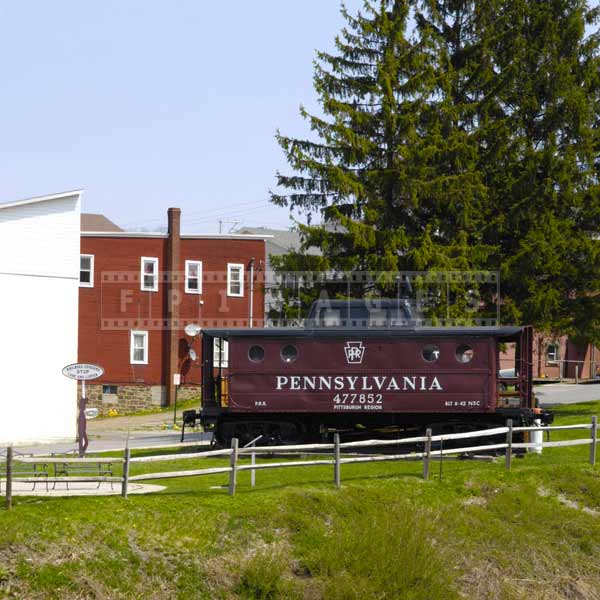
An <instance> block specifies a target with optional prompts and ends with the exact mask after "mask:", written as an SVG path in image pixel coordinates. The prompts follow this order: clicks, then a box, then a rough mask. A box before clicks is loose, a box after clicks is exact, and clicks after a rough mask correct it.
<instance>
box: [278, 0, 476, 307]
mask: <svg viewBox="0 0 600 600" xmlns="http://www.w3.org/2000/svg"><path fill="white" fill-rule="evenodd" d="M343 14H344V17H345V18H346V20H347V22H348V26H347V27H346V28H344V29H343V30H342V33H341V35H340V36H338V37H337V38H336V49H337V52H336V53H335V54H329V53H325V52H320V53H318V61H317V63H316V64H315V78H314V84H315V89H316V91H317V94H318V97H319V101H320V104H321V107H322V110H323V113H324V117H319V116H315V115H310V114H308V113H307V112H306V111H305V110H302V115H303V116H304V117H305V118H306V119H308V120H309V122H310V125H311V129H312V130H313V131H314V132H315V133H316V134H317V135H318V138H319V139H318V141H313V140H298V139H293V138H289V137H285V136H282V135H279V136H278V141H279V143H280V144H281V146H282V148H283V149H284V151H285V153H286V156H287V159H288V161H289V163H290V165H291V166H292V167H293V169H294V171H295V174H293V175H279V176H278V184H279V185H280V186H282V187H283V188H287V190H288V192H289V193H288V194H287V195H276V194H273V196H272V200H273V201H274V202H276V203H278V204H280V205H288V206H290V208H292V209H299V210H301V211H304V212H306V213H309V214H314V213H315V212H316V213H318V215H319V216H320V218H321V221H320V223H319V224H317V225H309V226H304V227H301V231H302V234H303V236H304V240H305V244H306V245H307V246H317V247H319V248H321V249H322V251H323V255H324V256H323V259H322V260H321V261H320V263H319V264H318V265H315V264H314V263H315V260H314V259H313V258H312V257H311V261H312V262H313V264H312V266H313V268H314V267H315V266H317V267H318V268H321V269H333V270H336V271H357V270H358V271H369V272H381V271H383V272H389V273H393V272H395V271H397V270H425V269H440V270H447V269H452V270H456V269H459V270H465V269H470V268H472V267H473V266H474V265H475V264H477V263H482V262H484V260H482V257H485V255H486V252H485V248H483V246H482V244H481V243H480V236H479V233H478V232H479V230H480V229H481V225H482V223H483V221H484V219H485V206H484V205H485V186H484V185H483V184H482V182H481V177H480V175H479V174H478V173H477V172H476V170H475V169H476V165H477V161H476V155H475V151H476V146H475V145H474V143H473V141H472V140H471V139H470V133H469V132H466V131H461V130H458V129H457V128H456V127H455V126H454V121H453V119H455V120H457V121H460V117H457V113H459V112H460V111H461V107H455V106H453V105H452V103H451V102H445V103H440V104H436V105H435V106H433V107H432V106H431V98H432V96H434V95H436V94H439V89H440V87H441V86H442V85H443V84H444V83H445V82H440V81H439V80H438V75H437V74H436V73H435V70H434V69H433V68H432V65H433V62H432V60H431V53H432V50H433V47H432V44H433V40H432V39H431V38H430V37H427V36H423V37H422V39H421V40H417V41H415V40H410V39H409V38H408V37H407V27H408V22H409V17H410V14H411V12H410V3H409V2H408V1H406V0H380V1H379V2H378V3H377V4H375V3H374V2H369V1H367V2H365V4H364V12H363V13H360V14H358V15H357V16H356V17H353V16H351V15H350V14H348V12H347V11H345V10H343ZM442 165H443V167H442ZM299 264H302V259H301V254H295V255H290V256H288V257H286V258H285V259H283V260H281V261H279V265H278V266H279V268H280V269H289V268H290V267H294V266H295V267H297V266H298V265H299ZM453 285H454V284H453ZM396 288H397V283H396V282H395V281H394V280H393V278H392V280H389V279H386V278H383V279H379V280H378V281H377V282H376V284H374V285H373V284H371V285H368V286H365V285H363V284H357V285H353V286H352V287H351V288H348V287H347V286H346V285H345V284H343V285H341V286H339V287H337V288H335V286H334V293H335V292H336V291H337V292H338V293H340V294H342V295H347V294H351V295H355V296H356V295H362V294H364V293H370V292H379V293H382V294H384V295H390V294H395V293H396ZM454 291H455V292H456V290H454Z"/></svg>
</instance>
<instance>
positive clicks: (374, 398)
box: [333, 394, 383, 404]
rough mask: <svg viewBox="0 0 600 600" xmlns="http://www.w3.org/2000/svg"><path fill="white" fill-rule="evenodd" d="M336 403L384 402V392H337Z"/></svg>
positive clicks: (334, 399)
mask: <svg viewBox="0 0 600 600" xmlns="http://www.w3.org/2000/svg"><path fill="white" fill-rule="evenodd" d="M333 401H334V402H335V404H383V395H382V394H336V395H335V396H334V397H333Z"/></svg>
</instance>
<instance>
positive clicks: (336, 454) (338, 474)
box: [333, 433, 342, 487]
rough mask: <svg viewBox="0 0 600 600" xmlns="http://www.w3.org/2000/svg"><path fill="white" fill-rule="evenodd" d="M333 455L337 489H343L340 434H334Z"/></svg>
mask: <svg viewBox="0 0 600 600" xmlns="http://www.w3.org/2000/svg"><path fill="white" fill-rule="evenodd" d="M333 454H334V458H335V467H334V480H335V485H336V487H341V485H342V476H341V475H342V474H341V469H340V467H341V462H340V434H339V433H334V434H333Z"/></svg>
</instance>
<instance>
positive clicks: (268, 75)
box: [0, 0, 362, 233]
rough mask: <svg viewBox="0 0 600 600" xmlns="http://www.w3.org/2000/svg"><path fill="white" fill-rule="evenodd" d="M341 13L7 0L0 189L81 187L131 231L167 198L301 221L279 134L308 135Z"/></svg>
mask: <svg viewBox="0 0 600 600" xmlns="http://www.w3.org/2000/svg"><path fill="white" fill-rule="evenodd" d="M345 4H346V6H347V7H348V9H349V10H350V11H351V12H355V11H356V10H357V9H358V8H359V7H360V6H361V5H362V0H346V2H345ZM343 23H344V21H343V18H342V16H341V15H340V3H339V1H338V0H302V1H301V2H297V1H293V0H254V1H253V2H248V1H247V0H230V1H229V2H215V1H214V0H176V1H167V0H162V1H158V0H94V1H92V0H86V1H82V0H52V1H51V2H48V1H47V0H19V1H18V2H2V3H1V4H0V68H1V72H2V93H1V95H0V107H1V110H0V181H1V184H0V192H1V194H0V202H10V201H13V200H18V199H22V198H29V197H33V196H41V195H46V194H51V193H56V192H61V191H66V190H72V189H83V190H84V195H83V200H82V203H83V204H82V210H83V212H94V213H102V214H104V215H106V216H107V217H109V218H110V219H112V220H113V221H115V222H116V223H117V224H119V225H121V226H122V227H125V228H127V229H130V230H150V231H151V230H156V229H158V228H160V227H164V226H165V225H166V210H167V208H168V207H170V206H178V207H180V208H181V209H182V225H183V230H184V231H187V232H198V233H201V232H206V233H216V232H217V231H218V230H219V220H222V221H223V223H222V230H223V232H227V231H229V230H230V229H232V228H238V227H241V226H260V225H264V226H267V227H284V228H285V227H289V226H290V225H291V224H292V223H291V221H290V216H289V212H288V210H286V209H284V208H278V207H275V206H273V205H272V204H270V203H269V201H268V197H269V194H268V192H269V189H274V187H275V174H276V172H277V171H278V170H280V171H284V172H286V171H287V172H290V169H289V168H288V166H287V164H286V162H285V158H284V156H283V153H282V151H281V149H280V148H279V146H278V145H277V143H276V142H275V139H274V135H275V133H276V131H277V130H278V129H279V130H281V132H282V133H285V134H286V135H291V136H294V137H296V136H298V137H303V136H307V135H308V134H309V132H308V128H307V126H306V123H305V121H303V120H302V118H301V117H300V116H299V114H298V108H299V106H300V104H304V105H305V106H307V107H308V108H309V109H310V110H317V108H318V105H317V103H316V95H315V92H314V90H313V87H312V76H313V67H312V61H313V60H314V58H315V51H316V50H317V49H318V50H330V49H332V47H333V39H334V37H335V35H336V34H337V33H338V31H339V30H340V28H341V27H342V26H343ZM235 221H237V223H233V222H235Z"/></svg>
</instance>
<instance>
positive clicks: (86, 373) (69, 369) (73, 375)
mask: <svg viewBox="0 0 600 600" xmlns="http://www.w3.org/2000/svg"><path fill="white" fill-rule="evenodd" d="M62 374H63V375H64V376H65V377H68V378H69V379H75V380H76V381H81V400H80V401H79V414H78V416H77V441H78V445H79V456H80V457H83V456H85V451H86V450H87V447H88V437H87V422H86V417H85V405H86V403H87V397H86V390H85V382H86V381H90V380H91V379H98V377H102V375H104V369H103V368H102V367H99V366H98V365H91V364H88V363H75V364H72V365H67V366H66V367H65V368H64V369H63V370H62Z"/></svg>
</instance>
